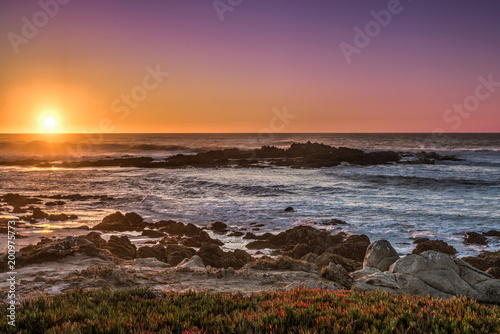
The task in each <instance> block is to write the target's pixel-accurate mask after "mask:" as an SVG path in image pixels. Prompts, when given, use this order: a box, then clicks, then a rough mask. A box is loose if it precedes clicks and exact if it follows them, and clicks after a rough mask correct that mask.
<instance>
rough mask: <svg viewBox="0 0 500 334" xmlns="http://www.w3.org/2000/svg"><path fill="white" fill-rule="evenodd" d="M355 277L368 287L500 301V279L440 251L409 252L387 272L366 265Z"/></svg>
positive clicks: (362, 285) (357, 281)
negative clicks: (409, 253)
mask: <svg viewBox="0 0 500 334" xmlns="http://www.w3.org/2000/svg"><path fill="white" fill-rule="evenodd" d="M351 277H352V278H353V279H354V286H355V287H357V288H360V289H363V290H368V291H374V290H376V289H380V290H382V291H389V292H395V293H408V294H417V295H421V296H425V295H427V294H429V295H430V296H431V297H438V298H450V297H452V296H457V295H463V296H466V297H468V298H471V299H475V300H477V301H479V302H485V303H496V304H498V303H500V280H497V279H495V278H493V277H492V276H491V275H489V274H487V273H485V272H483V271H480V270H478V269H476V268H474V267H472V266H470V265H469V264H467V263H466V262H464V261H462V260H461V259H456V258H452V257H450V256H449V255H446V254H443V253H440V252H437V251H426V252H423V253H422V254H411V255H408V256H406V257H404V258H401V259H399V260H398V261H396V262H395V263H394V264H392V266H391V267H390V269H389V271H386V272H382V271H380V270H378V269H375V268H370V267H366V268H364V269H362V270H359V271H356V272H354V273H352V274H351Z"/></svg>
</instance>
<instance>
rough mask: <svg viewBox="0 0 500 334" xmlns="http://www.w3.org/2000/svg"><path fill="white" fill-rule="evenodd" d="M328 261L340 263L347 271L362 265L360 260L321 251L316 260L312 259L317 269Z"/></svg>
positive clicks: (327, 263) (352, 270) (354, 269)
mask: <svg viewBox="0 0 500 334" xmlns="http://www.w3.org/2000/svg"><path fill="white" fill-rule="evenodd" d="M330 262H333V263H335V264H340V265H341V266H342V267H344V269H345V270H347V272H354V271H356V270H359V269H361V268H362V267H363V264H362V263H361V262H360V261H356V260H352V259H348V258H345V257H343V256H341V255H338V254H332V253H323V254H321V255H320V256H318V258H317V259H316V261H314V263H315V264H316V268H318V269H321V268H323V267H324V266H327V265H329V264H330Z"/></svg>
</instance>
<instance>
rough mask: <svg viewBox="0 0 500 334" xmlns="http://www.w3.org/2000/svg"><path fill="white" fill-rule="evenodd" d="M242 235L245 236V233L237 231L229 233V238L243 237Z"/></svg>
mask: <svg viewBox="0 0 500 334" xmlns="http://www.w3.org/2000/svg"><path fill="white" fill-rule="evenodd" d="M242 235H245V233H243V232H239V231H236V232H231V233H229V234H228V235H227V236H228V237H241V236H242Z"/></svg>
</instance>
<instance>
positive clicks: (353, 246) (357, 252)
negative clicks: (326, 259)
mask: <svg viewBox="0 0 500 334" xmlns="http://www.w3.org/2000/svg"><path fill="white" fill-rule="evenodd" d="M369 245H370V239H369V238H368V237H367V236H366V235H351V236H349V237H348V238H347V239H346V240H345V242H343V243H341V244H337V245H335V246H333V247H330V248H328V249H327V251H328V252H329V253H333V254H338V255H341V256H343V257H345V258H347V259H352V260H355V261H359V262H362V261H363V260H364V258H365V253H366V250H367V248H368V246H369Z"/></svg>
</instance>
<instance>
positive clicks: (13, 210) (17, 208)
mask: <svg viewBox="0 0 500 334" xmlns="http://www.w3.org/2000/svg"><path fill="white" fill-rule="evenodd" d="M26 211H27V210H26V209H23V208H21V207H20V206H17V205H16V206H14V208H13V209H12V213H25V212H26Z"/></svg>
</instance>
